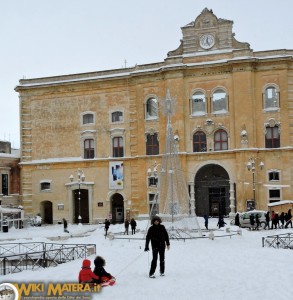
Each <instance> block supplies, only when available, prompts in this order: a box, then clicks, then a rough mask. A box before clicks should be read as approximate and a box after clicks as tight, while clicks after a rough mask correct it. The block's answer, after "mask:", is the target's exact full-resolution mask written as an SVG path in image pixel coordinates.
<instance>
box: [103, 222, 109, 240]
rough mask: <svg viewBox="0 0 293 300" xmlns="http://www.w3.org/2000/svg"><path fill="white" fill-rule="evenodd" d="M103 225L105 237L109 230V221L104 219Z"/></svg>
mask: <svg viewBox="0 0 293 300" xmlns="http://www.w3.org/2000/svg"><path fill="white" fill-rule="evenodd" d="M104 224H105V228H104V229H105V236H107V234H108V230H109V227H110V221H109V220H108V219H105V222H104Z"/></svg>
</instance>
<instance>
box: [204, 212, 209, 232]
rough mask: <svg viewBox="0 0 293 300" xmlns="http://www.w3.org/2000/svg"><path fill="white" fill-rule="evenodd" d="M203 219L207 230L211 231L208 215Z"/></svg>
mask: <svg viewBox="0 0 293 300" xmlns="http://www.w3.org/2000/svg"><path fill="white" fill-rule="evenodd" d="M203 218H204V226H205V228H206V229H207V230H209V217H208V216H207V215H204V216H203Z"/></svg>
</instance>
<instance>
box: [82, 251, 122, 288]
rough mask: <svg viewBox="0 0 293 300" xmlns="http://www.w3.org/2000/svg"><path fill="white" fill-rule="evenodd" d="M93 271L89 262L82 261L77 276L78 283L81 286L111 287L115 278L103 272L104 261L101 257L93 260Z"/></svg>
mask: <svg viewBox="0 0 293 300" xmlns="http://www.w3.org/2000/svg"><path fill="white" fill-rule="evenodd" d="M94 265H95V268H94V271H92V269H91V261H90V260H89V259H84V260H83V262H82V267H81V270H80V271H79V274H78V282H79V283H83V284H86V283H88V284H100V285H101V286H106V285H113V284H114V283H115V281H116V279H115V277H114V276H112V275H111V274H110V273H108V272H107V271H106V270H105V268H104V267H105V265H106V262H105V259H104V258H103V257H102V256H97V257H96V258H95V260H94Z"/></svg>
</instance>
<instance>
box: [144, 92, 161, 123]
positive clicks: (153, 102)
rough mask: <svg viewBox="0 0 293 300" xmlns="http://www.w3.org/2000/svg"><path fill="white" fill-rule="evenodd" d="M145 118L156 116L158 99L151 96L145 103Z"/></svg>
mask: <svg viewBox="0 0 293 300" xmlns="http://www.w3.org/2000/svg"><path fill="white" fill-rule="evenodd" d="M145 113H146V115H145V118H146V119H147V120H151V119H157V118H158V101H157V99H156V98H154V97H151V98H149V99H148V100H147V102H146V104H145Z"/></svg>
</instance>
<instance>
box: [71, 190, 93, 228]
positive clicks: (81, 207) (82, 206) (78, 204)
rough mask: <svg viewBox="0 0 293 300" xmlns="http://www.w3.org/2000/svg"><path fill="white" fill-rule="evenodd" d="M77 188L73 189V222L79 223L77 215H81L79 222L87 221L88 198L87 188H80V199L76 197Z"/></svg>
mask: <svg viewBox="0 0 293 300" xmlns="http://www.w3.org/2000/svg"><path fill="white" fill-rule="evenodd" d="M78 192H79V190H78V189H77V190H74V191H73V193H74V216H73V221H74V223H79V219H78V216H79V215H80V216H81V223H89V199H88V190H84V189H81V190H80V200H79V197H78Z"/></svg>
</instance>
